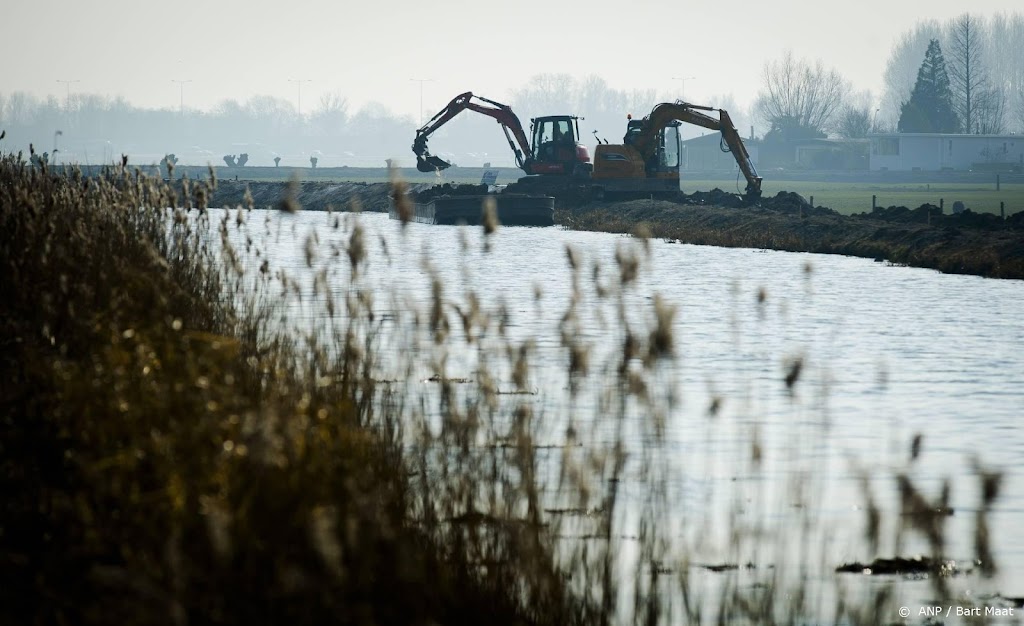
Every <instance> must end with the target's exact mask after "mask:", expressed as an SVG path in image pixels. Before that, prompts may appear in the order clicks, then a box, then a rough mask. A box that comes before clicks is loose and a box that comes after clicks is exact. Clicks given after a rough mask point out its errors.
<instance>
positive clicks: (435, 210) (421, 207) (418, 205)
mask: <svg viewBox="0 0 1024 626" xmlns="http://www.w3.org/2000/svg"><path fill="white" fill-rule="evenodd" d="M417 195H418V194H413V196H412V197H411V198H410V200H411V201H412V204H413V216H412V220H413V221H414V222H419V223H421V224H468V225H479V224H480V223H481V218H482V216H483V206H484V201H485V200H487V199H488V198H493V199H494V202H495V205H496V207H497V209H498V221H499V222H500V223H501V224H502V225H504V226H553V225H554V224H555V199H554V198H553V197H552V196H545V195H538V194H515V193H499V194H473V195H440V196H434V197H430V198H419V197H417ZM388 214H389V215H390V216H391V219H396V220H397V219H400V217H399V215H398V210H397V208H396V207H395V203H394V200H393V199H392V201H391V203H390V206H389V209H388Z"/></svg>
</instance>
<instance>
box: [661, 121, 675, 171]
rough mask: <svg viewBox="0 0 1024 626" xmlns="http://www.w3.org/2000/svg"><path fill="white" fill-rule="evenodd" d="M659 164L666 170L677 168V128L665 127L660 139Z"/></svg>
mask: <svg viewBox="0 0 1024 626" xmlns="http://www.w3.org/2000/svg"><path fill="white" fill-rule="evenodd" d="M661 145H662V154H661V163H662V166H663V167H666V168H672V169H675V168H678V167H679V126H678V125H676V126H667V127H666V128H665V130H664V136H663V137H662V142H661Z"/></svg>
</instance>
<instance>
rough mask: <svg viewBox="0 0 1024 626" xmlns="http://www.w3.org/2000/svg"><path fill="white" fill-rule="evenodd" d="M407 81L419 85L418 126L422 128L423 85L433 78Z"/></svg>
mask: <svg viewBox="0 0 1024 626" xmlns="http://www.w3.org/2000/svg"><path fill="white" fill-rule="evenodd" d="M409 80H411V81H413V82H416V83H419V84H420V126H423V83H429V82H432V81H433V80H434V79H433V78H410V79H409Z"/></svg>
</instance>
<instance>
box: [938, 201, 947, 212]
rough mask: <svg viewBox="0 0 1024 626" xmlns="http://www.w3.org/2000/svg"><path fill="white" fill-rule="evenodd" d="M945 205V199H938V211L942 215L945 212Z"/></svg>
mask: <svg viewBox="0 0 1024 626" xmlns="http://www.w3.org/2000/svg"><path fill="white" fill-rule="evenodd" d="M945 203H946V199H945V198H939V210H940V211H942V212H943V213H945V212H946V207H945V206H943V205H944V204H945Z"/></svg>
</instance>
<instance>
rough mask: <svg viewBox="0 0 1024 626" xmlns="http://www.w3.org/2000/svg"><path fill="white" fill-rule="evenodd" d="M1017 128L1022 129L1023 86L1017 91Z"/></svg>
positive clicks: (1023, 125)
mask: <svg viewBox="0 0 1024 626" xmlns="http://www.w3.org/2000/svg"><path fill="white" fill-rule="evenodd" d="M1017 128H1021V129H1024V85H1022V86H1021V87H1020V88H1018V89H1017Z"/></svg>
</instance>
